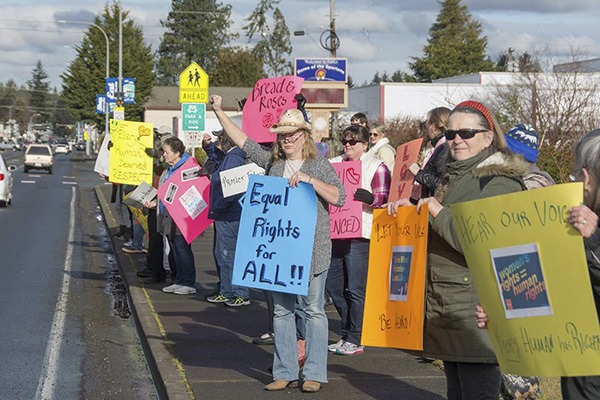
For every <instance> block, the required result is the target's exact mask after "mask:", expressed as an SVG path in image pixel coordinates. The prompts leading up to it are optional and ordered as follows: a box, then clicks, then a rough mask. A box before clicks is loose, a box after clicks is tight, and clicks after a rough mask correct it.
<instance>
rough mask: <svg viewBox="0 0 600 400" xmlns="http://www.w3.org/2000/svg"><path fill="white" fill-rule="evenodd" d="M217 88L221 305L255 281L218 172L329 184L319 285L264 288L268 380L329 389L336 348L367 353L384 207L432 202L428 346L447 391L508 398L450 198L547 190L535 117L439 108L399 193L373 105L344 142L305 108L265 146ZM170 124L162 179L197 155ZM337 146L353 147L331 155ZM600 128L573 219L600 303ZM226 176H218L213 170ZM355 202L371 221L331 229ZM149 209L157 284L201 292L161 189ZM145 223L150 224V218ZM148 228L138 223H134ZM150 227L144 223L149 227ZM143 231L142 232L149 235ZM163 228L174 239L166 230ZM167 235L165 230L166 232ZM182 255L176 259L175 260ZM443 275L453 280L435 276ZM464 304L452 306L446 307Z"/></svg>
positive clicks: (236, 212)
mask: <svg viewBox="0 0 600 400" xmlns="http://www.w3.org/2000/svg"><path fill="white" fill-rule="evenodd" d="M221 102H222V99H221V97H220V96H218V95H213V96H211V98H210V103H211V105H212V109H213V111H214V113H215V115H216V117H217V119H218V120H219V122H220V124H221V126H222V127H223V130H222V131H219V132H218V133H217V136H216V140H214V139H215V138H214V137H211V136H209V135H205V137H204V143H203V148H204V149H205V151H206V153H207V156H208V158H207V161H206V163H205V164H204V167H203V170H202V171H203V173H205V174H206V175H208V176H209V178H210V181H211V188H210V210H209V212H210V218H212V219H214V220H215V224H214V229H215V242H214V258H215V265H216V268H217V274H218V277H219V284H218V285H217V288H216V291H215V293H214V294H211V295H207V296H206V297H205V298H206V300H207V301H209V302H211V303H224V304H225V305H227V306H233V307H239V306H245V305H248V304H250V292H249V290H248V288H245V287H242V286H235V285H233V284H232V273H233V260H234V257H235V248H236V241H237V236H238V228H239V223H240V216H241V206H240V204H239V202H238V200H239V195H238V196H234V197H232V198H225V197H224V196H223V191H222V188H221V187H220V180H219V178H218V173H219V172H220V171H224V170H227V169H231V168H235V167H238V166H242V165H244V164H246V163H247V162H254V163H256V164H257V165H259V166H261V167H263V168H265V170H266V171H267V172H266V173H267V174H268V175H272V176H278V177H283V178H286V179H287V180H288V182H289V185H290V186H297V185H298V184H299V183H300V182H306V183H309V184H311V185H312V186H313V187H314V190H315V192H316V194H317V224H316V232H315V241H314V248H313V254H312V262H311V268H310V278H311V279H310V283H309V286H308V294H307V295H306V296H299V295H293V294H287V293H280V292H265V296H266V298H267V304H268V313H269V319H270V321H271V323H270V324H269V327H268V331H267V333H265V334H264V335H262V336H261V337H259V338H256V339H254V341H253V343H255V344H260V345H268V344H274V346H275V348H274V358H273V368H272V371H273V381H272V382H271V383H269V384H267V385H266V386H265V387H264V389H265V390H267V391H278V390H283V389H286V388H290V387H300V389H301V390H303V391H305V392H316V391H319V390H320V388H321V385H322V384H323V383H326V382H327V353H328V350H329V352H332V353H334V354H339V355H346V356H352V355H360V354H362V353H363V352H364V351H365V349H364V346H363V345H362V344H361V331H362V324H363V313H364V303H365V294H366V293H365V292H366V280H367V272H368V268H369V265H368V259H369V250H370V245H369V241H370V237H371V223H372V210H373V209H374V208H387V210H388V212H389V213H390V214H392V215H395V214H396V212H397V209H398V207H403V206H413V205H414V204H416V205H417V207H418V208H420V207H421V206H422V205H425V204H426V205H427V209H428V212H429V223H430V227H429V239H428V251H427V274H428V275H427V276H428V278H427V279H426V291H425V296H426V302H425V303H426V309H425V321H424V324H425V326H424V338H423V340H424V344H423V345H424V350H423V357H425V358H426V359H439V360H441V361H442V362H443V365H444V372H445V375H446V381H447V397H448V399H452V400H454V399H462V400H466V399H475V398H476V399H490V400H496V399H498V396H499V395H500V393H501V387H502V384H503V383H502V377H503V375H502V373H501V371H500V368H499V365H498V361H497V358H496V355H495V353H494V349H493V348H492V344H491V341H490V337H489V334H488V332H487V330H486V329H482V328H485V327H486V325H487V318H488V317H487V314H486V313H485V310H483V309H482V308H481V306H480V305H479V300H478V297H477V293H476V292H475V288H474V286H473V283H472V279H471V274H470V271H469V267H468V266H467V262H466V260H465V257H464V255H463V254H462V250H461V248H460V244H459V243H458V240H457V236H456V232H455V227H454V225H453V220H452V213H451V211H450V207H449V206H450V205H451V204H455V203H460V202H465V201H470V200H476V199H482V198H486V197H491V196H497V195H502V194H508V193H512V192H517V191H521V190H527V189H534V188H538V187H545V186H548V185H552V184H554V181H553V180H552V178H551V177H550V175H548V174H547V173H545V172H544V171H541V170H540V169H539V168H538V167H537V165H536V160H537V156H538V145H539V143H538V142H539V137H538V135H537V133H536V132H535V130H534V129H533V128H532V127H531V126H528V125H517V126H515V127H514V128H512V129H511V130H509V131H507V132H504V131H503V130H502V128H501V127H500V125H499V123H498V121H497V120H496V118H495V117H494V115H493V113H492V112H491V110H489V109H488V108H487V107H486V106H485V105H484V104H482V103H480V102H476V101H472V100H468V101H464V102H462V103H459V104H458V105H456V106H455V107H454V108H453V109H452V110H450V109H448V108H445V107H438V108H434V109H432V110H430V111H429V112H428V113H427V115H426V119H425V121H424V122H423V123H422V125H421V129H422V132H421V133H422V136H423V139H424V146H423V150H422V157H420V159H421V160H422V161H421V162H420V164H419V163H414V164H411V165H409V166H408V170H409V171H410V173H411V174H412V175H413V176H414V178H415V179H414V187H413V191H412V195H411V197H410V198H406V199H400V200H398V201H395V202H388V195H389V192H390V185H391V177H392V174H393V173H394V166H395V161H396V160H395V154H396V150H395V148H394V147H393V146H392V145H391V143H390V142H389V140H388V139H387V138H386V137H385V136H386V135H385V133H386V132H385V130H384V127H383V125H381V124H372V126H369V122H368V119H367V116H366V115H365V114H362V113H357V114H355V115H353V116H352V118H351V123H350V125H348V126H347V127H346V128H345V129H344V130H343V132H342V134H341V135H340V143H331V141H329V142H326V141H323V142H320V143H315V141H314V139H313V136H312V126H311V124H310V122H309V121H308V118H307V113H306V112H305V111H304V110H297V109H291V110H288V111H286V112H284V113H283V114H282V115H281V117H280V120H279V121H278V122H277V123H276V124H274V125H272V126H271V127H270V132H271V133H272V134H273V135H275V137H274V141H273V143H272V145H271V147H270V148H265V146H263V145H264V144H263V145H261V144H259V143H256V142H255V141H254V140H252V139H251V138H250V137H248V135H247V134H246V133H245V132H244V131H243V130H242V129H240V128H239V127H238V126H237V125H236V124H235V123H234V122H233V121H232V120H231V119H230V118H229V117H228V116H227V114H226V113H225V112H224V111H223V110H222V108H221ZM169 133H170V132H167V130H166V129H163V128H159V130H155V149H153V150H152V151H151V152H149V155H150V156H152V157H154V159H155V176H156V178H157V181H156V182H155V186H156V187H158V186H159V185H160V184H162V183H163V182H164V181H165V180H166V179H167V178H168V177H169V176H171V175H172V174H173V173H174V172H175V171H176V170H177V169H178V168H179V167H180V166H181V165H182V164H183V163H184V162H185V161H186V160H187V159H188V158H189V157H190V156H189V155H188V154H187V153H186V151H185V150H186V149H185V147H184V146H183V143H182V142H181V141H180V140H179V139H177V138H176V137H174V136H172V135H170V134H169ZM335 148H341V149H343V153H342V154H341V155H340V154H332V152H333V151H334V150H333V149H335ZM599 157H600V133H599V131H594V132H591V133H590V134H588V135H586V136H585V137H584V138H583V139H582V141H581V142H580V143H579V145H578V147H577V152H576V158H575V169H574V171H575V172H574V179H575V180H579V181H582V182H584V185H585V204H584V205H581V206H579V205H578V206H574V207H573V208H572V209H571V210H570V213H569V222H570V223H571V224H573V226H574V227H575V228H576V229H577V230H578V231H579V232H580V233H581V235H582V236H583V237H584V238H585V239H584V240H585V248H586V256H587V259H588V264H589V271H590V277H591V281H592V285H593V290H594V296H595V297H594V299H595V301H596V306H597V309H598V312H599V314H600V300H599V299H600V272H599V271H600V261H599V258H598V257H600V250H599V249H600V239H599V237H600V232H599V230H598V229H597V225H598V212H599V211H600V206H599V205H598V203H599V202H600V200H599V199H600V196H598V193H599V190H600V189H599V184H598V182H600V172H599V171H598V169H599V168H598V165H600V160H599V159H598V158H599ZM356 160H358V161H360V163H361V165H362V176H361V178H362V179H361V182H360V188H358V189H357V190H356V191H355V192H354V193H345V190H344V187H343V185H342V184H341V182H340V180H339V178H338V176H337V174H336V173H335V170H334V169H333V167H332V165H331V163H335V162H345V161H356ZM213 174H216V175H213ZM123 189H124V188H120V187H116V188H115V191H114V197H115V198H116V199H117V201H116V203H117V207H118V210H119V216H120V218H121V227H120V230H119V231H118V232H117V234H116V236H117V237H123V238H126V237H127V236H130V237H131V239H132V241H131V242H130V243H127V245H126V246H124V248H123V251H125V252H129V253H135V252H140V253H141V252H146V250H145V249H142V245H141V239H140V238H139V236H138V237H137V238H136V229H135V227H134V228H133V229H132V225H131V223H127V221H131V217H130V216H129V215H128V214H127V210H126V209H125V208H123V207H122V203H121V198H122V193H121V192H122V191H123ZM348 201H358V202H361V204H362V207H363V208H362V210H363V212H362V232H361V235H360V237H359V238H355V239H335V240H331V239H330V233H329V205H334V206H341V205H343V204H344V203H345V202H348ZM145 206H146V207H147V208H148V209H149V210H150V216H151V218H149V221H148V223H149V225H151V226H149V229H148V230H149V238H150V242H149V246H148V250H149V251H148V254H147V255H146V263H147V265H148V268H147V269H146V270H144V271H141V272H140V273H139V275H140V276H143V277H146V278H147V279H146V280H145V282H146V283H164V282H166V274H167V273H168V272H169V271H170V272H171V276H172V278H171V279H172V281H171V284H170V285H168V286H165V287H164V288H163V289H162V290H163V291H164V292H167V293H174V294H181V295H191V294H194V293H196V288H195V285H196V276H195V261H194V258H193V253H192V251H191V246H190V244H188V243H187V242H186V241H185V239H184V238H183V236H182V235H181V232H180V231H179V229H178V228H177V226H176V225H175V224H174V223H173V222H172V219H171V218H170V216H169V213H168V211H167V210H166V208H165V207H164V205H163V204H162V203H161V201H160V200H153V201H151V202H147V203H146V204H145ZM138 225H139V224H138ZM133 226H135V224H133ZM138 235H139V229H138ZM142 235H143V234H142ZM161 235H162V236H161ZM163 237H164V238H163ZM167 254H170V258H169V257H167ZM432 276H444V277H445V279H444V280H439V279H432V278H431V277H432ZM329 296H330V298H331V300H332V302H333V305H334V306H335V308H336V310H337V311H338V313H339V315H340V320H341V327H340V331H341V337H340V339H339V340H338V341H336V342H335V343H328V321H327V316H326V314H325V312H324V306H325V300H326V299H327V298H328V297H329ZM447 304H452V307H446V306H445V305H447ZM599 380H600V378H599V377H579V378H577V377H570V378H563V381H562V391H563V396H564V398H565V399H592V398H600V381H599Z"/></svg>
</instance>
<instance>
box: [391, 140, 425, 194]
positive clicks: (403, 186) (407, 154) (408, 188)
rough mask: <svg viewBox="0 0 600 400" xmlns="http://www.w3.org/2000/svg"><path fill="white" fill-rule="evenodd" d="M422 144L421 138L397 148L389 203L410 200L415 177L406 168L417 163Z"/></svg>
mask: <svg viewBox="0 0 600 400" xmlns="http://www.w3.org/2000/svg"><path fill="white" fill-rule="evenodd" d="M422 142H423V138H419V139H415V140H411V141H410V142H407V143H404V144H401V145H400V146H398V149H397V150H396V163H395V164H394V173H393V174H392V185H391V187H390V196H389V199H388V201H389V202H392V201H396V200H398V199H408V198H410V194H411V193H412V188H413V182H414V180H415V177H414V176H413V174H411V173H410V171H409V170H408V167H409V166H410V164H412V163H415V162H417V160H418V158H419V150H421V143H422Z"/></svg>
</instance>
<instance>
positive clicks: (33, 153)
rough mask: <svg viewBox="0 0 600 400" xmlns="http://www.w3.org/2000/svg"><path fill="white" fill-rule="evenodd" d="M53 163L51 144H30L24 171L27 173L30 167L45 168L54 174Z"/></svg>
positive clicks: (24, 159)
mask: <svg viewBox="0 0 600 400" xmlns="http://www.w3.org/2000/svg"><path fill="white" fill-rule="evenodd" d="M53 165H54V156H53V154H52V148H51V147H50V145H47V144H30V145H29V146H28V147H27V150H25V157H24V158H23V172H25V173H27V172H29V170H30V169H45V170H47V171H48V173H49V174H52V166H53Z"/></svg>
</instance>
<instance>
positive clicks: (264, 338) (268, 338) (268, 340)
mask: <svg viewBox="0 0 600 400" xmlns="http://www.w3.org/2000/svg"><path fill="white" fill-rule="evenodd" d="M252 343H254V344H258V345H261V346H264V345H269V344H275V335H274V334H273V332H267V333H264V334H262V335H261V336H259V337H257V338H254V339H252Z"/></svg>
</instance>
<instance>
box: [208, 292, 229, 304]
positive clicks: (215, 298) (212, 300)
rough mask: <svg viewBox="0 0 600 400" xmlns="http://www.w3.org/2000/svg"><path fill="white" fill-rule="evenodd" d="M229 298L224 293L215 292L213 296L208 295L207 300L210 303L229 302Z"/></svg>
mask: <svg viewBox="0 0 600 400" xmlns="http://www.w3.org/2000/svg"><path fill="white" fill-rule="evenodd" d="M229 300H230V299H228V298H227V297H225V296H223V295H222V294H215V295H212V296H208V297H207V298H206V301H208V302H209V303H225V302H228V301H229Z"/></svg>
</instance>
